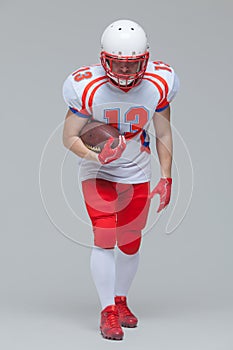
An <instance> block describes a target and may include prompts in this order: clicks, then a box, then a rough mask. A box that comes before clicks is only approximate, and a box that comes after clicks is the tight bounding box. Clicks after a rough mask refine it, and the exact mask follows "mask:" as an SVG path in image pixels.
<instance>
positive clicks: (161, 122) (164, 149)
mask: <svg viewBox="0 0 233 350" xmlns="http://www.w3.org/2000/svg"><path fill="white" fill-rule="evenodd" d="M153 124H154V128H155V133H156V148H157V153H158V157H159V162H160V168H161V179H160V181H159V182H158V184H157V185H156V187H155V188H154V189H153V190H152V192H151V193H150V195H149V198H153V197H154V195H155V194H158V195H159V196H160V204H159V208H158V210H157V212H158V213H159V212H160V211H161V210H162V209H164V208H166V206H167V205H168V204H169V202H170V196H171V186H172V178H171V167H172V132H171V125H170V106H168V107H167V108H166V109H165V110H163V111H161V112H155V114H154V116H153Z"/></svg>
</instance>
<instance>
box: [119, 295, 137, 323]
mask: <svg viewBox="0 0 233 350" xmlns="http://www.w3.org/2000/svg"><path fill="white" fill-rule="evenodd" d="M115 304H116V306H117V309H118V313H119V320H120V324H121V325H122V327H128V328H134V327H137V324H138V319H137V317H136V316H135V315H134V314H133V313H132V312H131V311H130V309H129V308H128V306H127V302H126V297H125V296H116V297H115Z"/></svg>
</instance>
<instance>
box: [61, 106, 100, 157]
mask: <svg viewBox="0 0 233 350" xmlns="http://www.w3.org/2000/svg"><path fill="white" fill-rule="evenodd" d="M87 122H88V118H81V117H79V116H77V115H76V114H74V113H72V112H71V111H70V110H68V112H67V114H66V118H65V122H64V128H63V144H64V146H65V147H66V148H68V149H69V150H70V151H72V152H73V153H75V154H76V155H77V156H79V157H81V158H85V159H88V160H93V161H96V162H99V159H98V154H97V153H95V152H93V151H91V150H89V149H88V148H87V147H86V146H85V145H84V143H83V142H82V140H81V138H80V137H79V136H78V135H79V133H80V131H81V129H82V128H83V127H84V125H85V124H86V123H87Z"/></svg>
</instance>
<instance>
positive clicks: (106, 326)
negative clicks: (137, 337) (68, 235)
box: [82, 179, 123, 340]
mask: <svg viewBox="0 0 233 350" xmlns="http://www.w3.org/2000/svg"><path fill="white" fill-rule="evenodd" d="M82 188H83V194H84V199H85V203H86V208H87V211H88V214H89V216H90V219H91V221H92V225H93V232H94V242H95V247H93V248H92V252H91V259H90V266H91V273H92V277H93V281H94V283H95V286H96V289H97V293H98V296H99V299H100V302H101V306H102V312H101V325H100V330H101V333H102V335H103V336H104V337H105V338H109V339H117V340H119V339H122V338H123V331H122V329H121V327H120V324H119V316H118V312H117V308H116V307H115V302H114V287H115V259H114V247H115V244H116V213H115V201H116V198H117V193H116V189H115V184H114V183H111V182H109V181H105V180H101V179H91V180H86V181H84V182H83V183H82Z"/></svg>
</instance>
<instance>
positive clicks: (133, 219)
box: [115, 183, 149, 327]
mask: <svg viewBox="0 0 233 350" xmlns="http://www.w3.org/2000/svg"><path fill="white" fill-rule="evenodd" d="M131 186H132V188H133V196H132V198H131V201H130V202H128V199H127V198H128V194H127V191H128V192H129V191H131V189H130V188H127V187H125V188H124V186H119V198H118V200H119V202H120V206H121V210H120V211H119V212H118V214H117V244H118V248H119V249H118V251H117V256H116V282H115V295H116V297H115V303H116V305H117V306H118V311H119V312H120V319H121V324H122V325H123V326H126V327H136V325H137V318H136V317H135V316H134V315H133V313H132V312H131V311H130V310H129V308H128V307H127V299H126V297H127V294H128V291H129V289H130V286H131V284H132V282H133V279H134V277H135V275H136V272H137V269H138V265H139V248H140V244H141V232H142V229H143V228H144V227H145V225H146V220H147V216H148V211H149V200H148V194H149V183H144V184H136V185H131ZM120 189H121V190H122V191H120ZM124 202H125V203H126V205H124V204H123V203H124Z"/></svg>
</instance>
